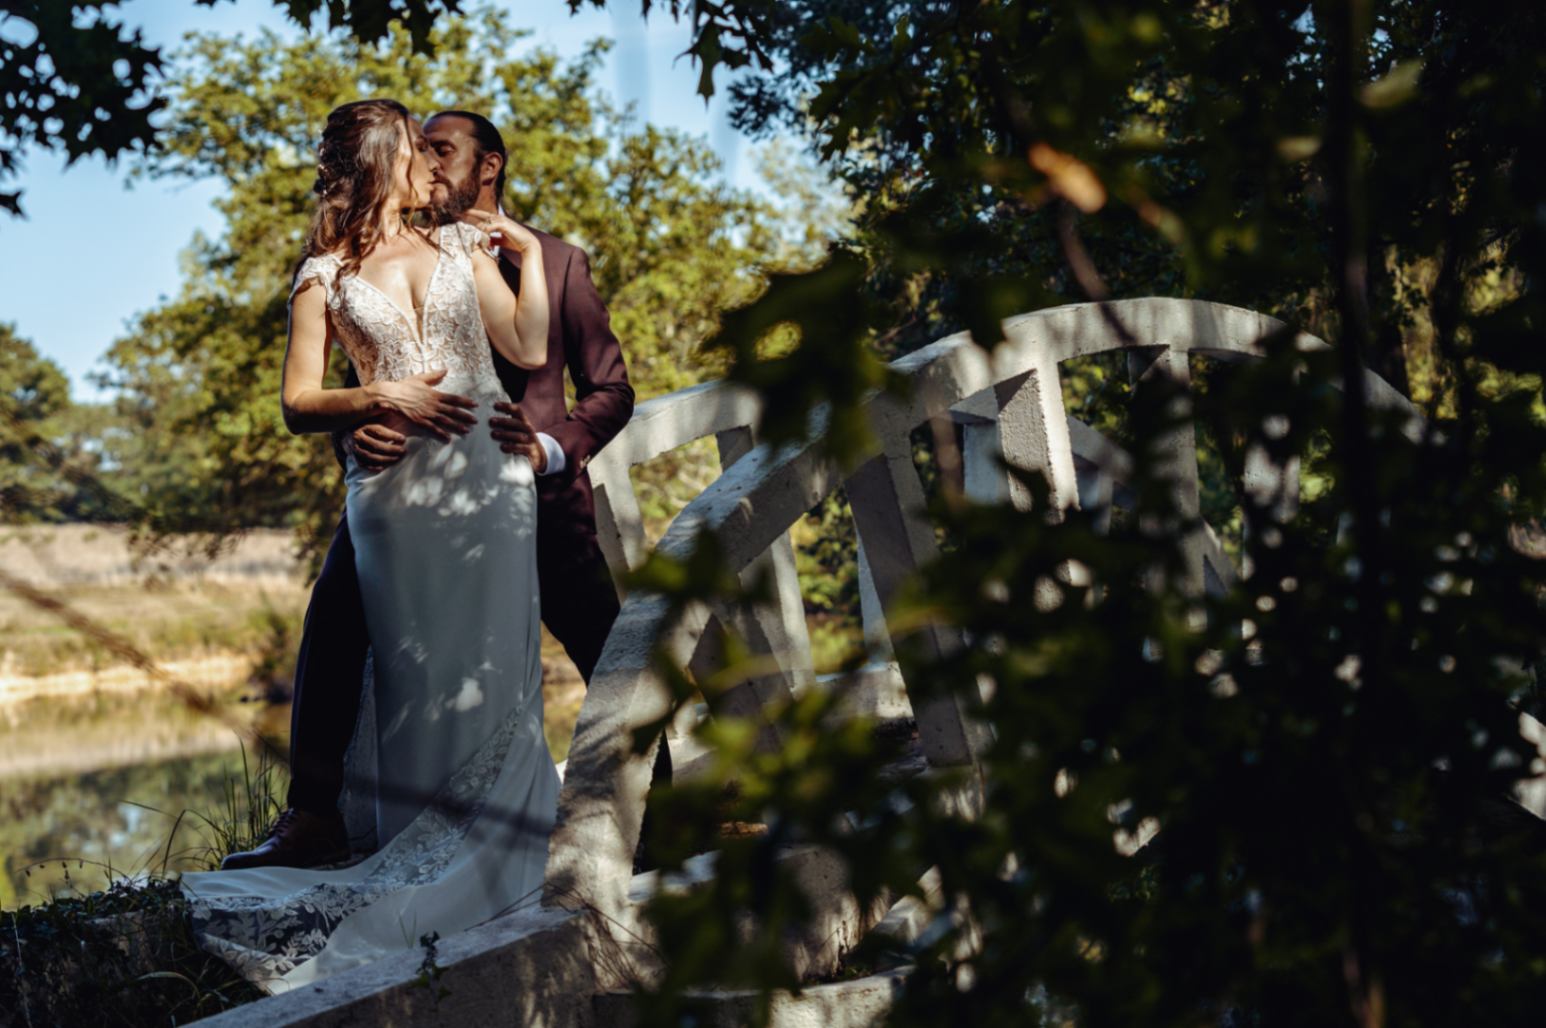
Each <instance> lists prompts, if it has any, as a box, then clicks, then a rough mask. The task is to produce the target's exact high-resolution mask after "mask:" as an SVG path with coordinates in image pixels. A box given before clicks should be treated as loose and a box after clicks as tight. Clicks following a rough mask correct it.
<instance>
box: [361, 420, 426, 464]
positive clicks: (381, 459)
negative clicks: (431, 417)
mask: <svg viewBox="0 0 1546 1028" xmlns="http://www.w3.org/2000/svg"><path fill="white" fill-rule="evenodd" d="M410 424H412V422H410V421H409V420H408V419H407V418H405V417H403V416H402V415H400V414H392V415H385V416H382V417H380V418H378V419H377V420H375V421H367V422H366V423H365V424H363V425H360V426H359V427H358V428H356V429H355V430H354V431H353V432H351V433H349V439H350V441H351V442H352V443H353V444H354V458H355V460H357V461H359V462H360V466H361V467H363V468H364V469H365V470H366V471H385V470H386V469H387V468H389V467H391V466H392V465H393V464H396V463H397V462H398V461H400V460H402V459H403V454H404V453H406V452H407V446H408V436H407V435H406V434H404V433H405V432H406V430H407V428H408V426H409V425H410Z"/></svg>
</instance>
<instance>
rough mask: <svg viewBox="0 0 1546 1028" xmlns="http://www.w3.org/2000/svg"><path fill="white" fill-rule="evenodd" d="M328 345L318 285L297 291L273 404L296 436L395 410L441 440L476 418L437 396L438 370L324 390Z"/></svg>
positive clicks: (461, 404) (461, 402)
mask: <svg viewBox="0 0 1546 1028" xmlns="http://www.w3.org/2000/svg"><path fill="white" fill-rule="evenodd" d="M331 346H332V337H331V335H330V333H329V332H328V323H327V306H326V297H325V295H324V290H323V289H322V287H321V285H320V284H319V283H316V282H312V283H309V284H306V285H303V286H301V288H300V289H299V291H297V292H296V294H295V299H294V300H293V301H292V302H291V305H290V341H289V345H288V346H287V347H286V348H285V366H284V381H283V383H282V384H281V386H280V394H279V402H280V406H281V408H282V410H283V412H284V421H285V427H286V428H288V429H289V430H290V431H291V432H294V433H296V434H297V435H299V434H302V433H306V432H337V431H342V430H347V429H350V428H353V427H354V426H355V425H358V424H359V423H360V422H362V421H367V420H369V419H371V418H373V417H376V416H378V415H381V414H384V413H387V412H393V411H395V412H396V413H398V414H401V415H403V416H404V417H407V418H408V419H409V420H411V421H413V422H415V423H417V424H419V425H422V426H424V427H425V428H427V429H428V430H429V431H430V432H431V433H432V434H434V435H436V436H438V437H440V438H441V439H450V438H451V433H452V432H455V433H457V434H458V435H463V434H465V433H466V432H467V430H468V429H469V428H471V426H472V425H473V424H476V419H474V418H473V417H472V415H470V414H468V413H467V411H468V409H471V408H473V407H475V406H477V404H476V403H474V402H473V401H472V400H469V399H467V398H466V397H462V396H457V395H455V394H453V393H443V392H441V391H440V390H438V389H435V388H434V384H435V383H436V382H439V381H440V380H441V379H442V378H445V375H446V372H445V369H444V368H437V369H435V370H433V371H426V372H423V373H422V374H418V375H414V376H413V377H411V378H405V379H403V380H402V381H400V382H372V383H370V384H369V385H364V386H356V387H354V388H352V389H329V388H327V387H326V386H324V385H323V384H322V382H323V379H324V377H325V376H326V375H327V355H328V350H329V349H330V348H331Z"/></svg>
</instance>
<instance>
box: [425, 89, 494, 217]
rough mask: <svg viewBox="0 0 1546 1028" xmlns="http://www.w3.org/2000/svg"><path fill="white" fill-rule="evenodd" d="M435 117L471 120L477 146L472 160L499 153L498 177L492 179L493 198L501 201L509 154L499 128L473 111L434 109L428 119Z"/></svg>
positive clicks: (473, 138)
mask: <svg viewBox="0 0 1546 1028" xmlns="http://www.w3.org/2000/svg"><path fill="white" fill-rule="evenodd" d="M436 118H466V119H467V120H468V121H470V122H472V140H473V142H474V143H475V144H477V147H478V152H477V154H476V155H475V156H474V160H478V161H481V160H483V158H484V157H485V156H486V155H487V154H491V153H497V154H498V155H499V177H498V178H496V179H495V180H494V199H495V200H497V201H499V202H501V203H503V202H504V198H505V167H506V166H507V165H508V164H509V163H510V155H509V154H508V153H507V152H506V151H505V140H504V137H503V136H501V135H500V134H499V129H497V128H495V127H494V123H493V122H492V121H489V120H488V119H487V118H485V117H484V116H483V115H481V114H477V113H475V112H473V111H436V112H435V113H434V114H432V115H430V120H431V121H433V120H434V119H436Z"/></svg>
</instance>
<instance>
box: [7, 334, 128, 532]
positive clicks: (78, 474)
mask: <svg viewBox="0 0 1546 1028" xmlns="http://www.w3.org/2000/svg"><path fill="white" fill-rule="evenodd" d="M105 421H106V411H104V410H103V409H102V408H100V407H94V406H76V405H73V404H72V403H71V402H70V383H69V379H67V378H66V377H65V374H64V372H63V371H62V370H60V368H59V365H57V364H55V363H54V362H53V361H51V360H49V359H48V358H46V357H43V356H41V355H40V354H39V353H38V351H37V348H36V347H34V346H33V345H32V343H31V342H30V341H29V340H26V339H23V338H21V337H20V336H18V335H17V334H16V326H15V325H11V324H5V323H0V521H6V522H17V521H57V520H76V519H92V520H116V519H118V518H121V517H123V516H124V505H123V503H122V500H121V499H120V498H119V497H118V496H116V495H115V494H114V493H113V491H112V490H111V489H110V488H109V487H107V486H104V485H103V484H102V482H101V464H102V460H101V457H102V454H101V450H100V445H99V440H100V439H101V438H102V435H103V429H104V428H105Z"/></svg>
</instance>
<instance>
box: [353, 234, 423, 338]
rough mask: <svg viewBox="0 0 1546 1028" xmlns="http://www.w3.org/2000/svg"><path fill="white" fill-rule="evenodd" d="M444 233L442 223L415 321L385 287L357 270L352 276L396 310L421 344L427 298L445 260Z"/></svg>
mask: <svg viewBox="0 0 1546 1028" xmlns="http://www.w3.org/2000/svg"><path fill="white" fill-rule="evenodd" d="M445 234H446V227H445V226H444V225H441V226H439V227H438V228H437V229H436V232H435V266H434V267H433V268H431V269H430V273H429V281H427V282H425V283H424V303H423V304H422V305H421V306H420V307H419V308H418V311H419V318H418V320H417V321H415V320H414V319H413V318H410V317H409V316H408V312H407V311H405V310H403V305H402V304H400V303H398V302H397V301H396V300H394V299H392V298H391V297H390V296H388V295H387V291H386V290H385V289H382V288H381V287H380V286H378V285H376V283H374V282H372V281H371V280H370V279H368V278H366V277H365V276H364V275H361V274H360V273H359V272H357V271H356V272H355V273H354V278H355V280H356V281H359V282H363V283H364V284H365V285H367V286H369V287H370V290H371V292H373V293H375V294H376V295H377V296H379V297H381V298H382V299H383V300H385V301H386V302H387V303H388V304H390V305H391V307H392V309H393V310H394V311H396V312H397V316H398V317H400V318H402V319H403V321H404V322H405V323H406V324H407V325H408V328H409V329H410V330H412V332H413V341H414V342H416V343H419V344H421V345H422V344H423V342H424V316H425V315H426V314H428V313H429V300H430V297H431V296H432V295H434V292H435V278H436V276H438V275H439V274H440V265H441V263H442V262H443V261H444V260H445V256H446V247H445ZM410 299H411V297H410Z"/></svg>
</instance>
